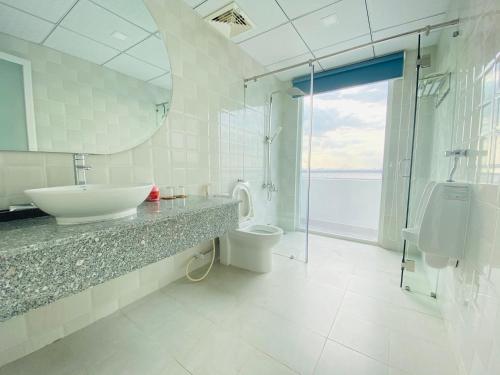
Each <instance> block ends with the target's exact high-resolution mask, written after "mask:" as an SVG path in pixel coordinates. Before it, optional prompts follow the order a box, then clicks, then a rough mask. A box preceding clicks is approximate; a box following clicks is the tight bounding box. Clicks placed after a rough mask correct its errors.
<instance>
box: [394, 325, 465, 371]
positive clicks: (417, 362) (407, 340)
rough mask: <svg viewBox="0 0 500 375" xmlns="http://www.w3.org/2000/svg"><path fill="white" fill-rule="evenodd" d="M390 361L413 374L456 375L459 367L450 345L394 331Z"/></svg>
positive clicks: (395, 366)
mask: <svg viewBox="0 0 500 375" xmlns="http://www.w3.org/2000/svg"><path fill="white" fill-rule="evenodd" d="M389 350H390V353H389V363H390V365H391V366H392V367H394V368H398V369H401V370H404V371H406V372H408V373H409V374H412V375H424V374H425V375H456V374H458V373H459V372H458V369H457V367H456V362H455V359H454V357H453V354H452V352H451V351H450V349H449V347H448V346H441V345H437V344H435V343H433V342H431V341H428V340H424V339H420V338H417V337H414V336H408V335H405V334H403V333H392V334H391V339H390V349H389Z"/></svg>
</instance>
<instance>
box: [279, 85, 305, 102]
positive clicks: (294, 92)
mask: <svg viewBox="0 0 500 375" xmlns="http://www.w3.org/2000/svg"><path fill="white" fill-rule="evenodd" d="M279 93H283V94H286V95H288V96H290V97H292V98H294V99H295V98H298V97H302V96H305V95H306V93H305V92H304V91H302V90H301V89H299V88H297V87H293V86H292V87H288V88H286V89H284V90H276V91H273V92H272V93H271V96H270V98H271V100H272V98H273V95H275V94H279Z"/></svg>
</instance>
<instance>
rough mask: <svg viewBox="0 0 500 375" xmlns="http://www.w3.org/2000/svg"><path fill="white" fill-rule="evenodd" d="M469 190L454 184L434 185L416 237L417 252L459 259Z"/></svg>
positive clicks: (461, 251)
mask: <svg viewBox="0 0 500 375" xmlns="http://www.w3.org/2000/svg"><path fill="white" fill-rule="evenodd" d="M470 190H471V188H470V185H468V184H460V183H456V182H441V183H437V184H436V185H434V188H433V190H432V192H431V196H430V198H429V201H428V203H427V207H426V208H425V211H424V214H423V217H422V222H421V226H420V232H419V235H418V248H419V249H420V250H421V251H422V252H424V253H427V254H431V255H438V256H440V257H448V258H451V259H462V258H463V255H464V249H465V241H466V232H467V224H468V217H469V206H470V198H471V191H470Z"/></svg>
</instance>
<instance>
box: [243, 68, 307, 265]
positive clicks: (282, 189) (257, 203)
mask: <svg viewBox="0 0 500 375" xmlns="http://www.w3.org/2000/svg"><path fill="white" fill-rule="evenodd" d="M302 71H304V69H302ZM310 74H312V68H311V73H310ZM280 78H282V79H280ZM305 100H308V101H311V100H312V96H310V95H309V93H304V92H303V91H300V90H298V89H295V88H293V86H292V84H291V81H290V80H289V79H286V78H283V76H275V75H270V76H266V77H262V78H258V79H256V80H251V81H248V82H246V84H245V114H244V116H245V124H246V126H247V127H248V128H251V129H252V132H250V134H251V135H250V136H248V137H247V139H245V148H244V149H245V152H244V170H245V173H244V175H245V180H247V181H248V182H249V183H250V186H251V190H252V194H253V203H254V207H255V216H256V221H259V222H261V223H265V224H271V225H276V226H278V227H280V228H282V229H283V232H284V234H283V237H282V240H281V242H280V243H279V244H278V245H277V246H275V248H274V250H273V251H274V253H275V254H277V255H279V256H283V257H287V258H291V259H297V260H300V261H304V262H306V261H307V243H308V241H307V228H308V222H307V216H306V217H305V218H301V217H300V212H302V211H303V210H304V209H306V210H307V206H308V204H309V200H308V196H309V190H308V189H309V185H308V183H307V182H308V179H309V176H308V160H307V159H306V160H304V153H303V150H302V148H303V144H304V137H305V138H307V139H309V138H308V137H309V133H310V124H311V116H310V114H309V113H305V112H304V106H303V102H304V101H305ZM307 139H306V142H305V144H308V141H307ZM305 155H307V153H306V154H305Z"/></svg>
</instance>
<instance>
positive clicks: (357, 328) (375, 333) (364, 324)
mask: <svg viewBox="0 0 500 375" xmlns="http://www.w3.org/2000/svg"><path fill="white" fill-rule="evenodd" d="M390 332H391V331H390V329H389V328H388V327H386V326H384V325H381V324H377V323H373V322H369V321H366V320H363V319H359V318H357V317H354V316H352V315H348V314H340V315H339V316H338V317H337V320H336V321H335V325H334V326H333V329H332V332H331V333H330V336H329V338H331V339H332V340H334V341H336V342H338V343H340V344H342V345H344V346H347V347H348V348H351V349H353V350H356V351H358V352H360V353H362V354H365V355H366V356H368V357H371V358H373V359H375V360H377V361H380V362H382V363H388V362H389V340H390Z"/></svg>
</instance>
